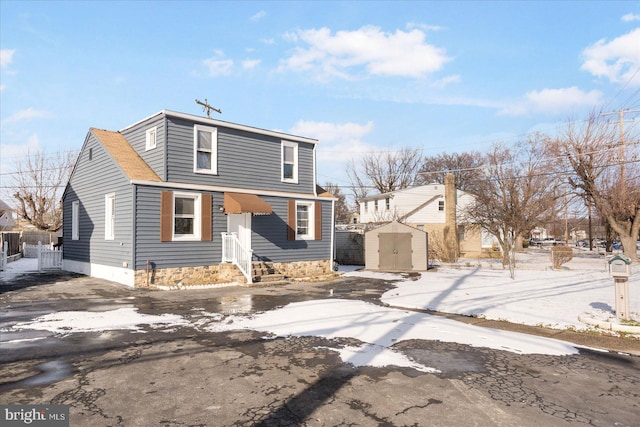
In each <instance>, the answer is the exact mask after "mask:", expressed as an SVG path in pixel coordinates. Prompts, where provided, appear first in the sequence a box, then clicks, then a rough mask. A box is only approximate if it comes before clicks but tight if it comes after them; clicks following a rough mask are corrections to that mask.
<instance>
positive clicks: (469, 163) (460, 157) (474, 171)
mask: <svg viewBox="0 0 640 427" xmlns="http://www.w3.org/2000/svg"><path fill="white" fill-rule="evenodd" d="M483 162H484V156H483V155H482V154H480V153H479V152H477V151H471V152H468V153H442V154H438V155H436V156H431V157H425V158H424V159H423V160H422V165H421V166H420V169H419V171H418V176H417V177H416V184H431V183H438V184H444V177H445V175H446V174H447V173H452V174H454V175H455V177H456V187H457V188H458V189H459V190H462V191H466V192H469V193H476V192H478V190H479V183H480V182H481V180H482V171H481V170H480V169H481V167H482V165H483Z"/></svg>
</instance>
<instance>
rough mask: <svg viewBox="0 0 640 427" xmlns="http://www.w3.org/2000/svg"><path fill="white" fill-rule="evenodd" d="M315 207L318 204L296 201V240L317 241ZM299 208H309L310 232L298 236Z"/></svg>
mask: <svg viewBox="0 0 640 427" xmlns="http://www.w3.org/2000/svg"><path fill="white" fill-rule="evenodd" d="M315 205H316V204H315V203H314V202H302V201H297V200H296V228H295V230H296V240H315V235H316V234H315V224H316V221H315V219H316V213H315ZM298 206H308V207H309V230H308V233H307V234H298Z"/></svg>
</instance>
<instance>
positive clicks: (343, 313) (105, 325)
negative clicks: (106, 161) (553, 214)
mask: <svg viewBox="0 0 640 427" xmlns="http://www.w3.org/2000/svg"><path fill="white" fill-rule="evenodd" d="M31 263H32V260H20V261H16V262H14V263H11V264H10V267H11V269H9V270H8V271H6V272H1V273H0V286H1V280H2V279H4V278H5V277H14V276H15V275H17V274H20V273H18V272H19V271H21V272H22V273H24V272H26V271H30V270H32V269H33V266H32V265H31ZM12 264H13V265H12ZM634 266H635V270H636V271H635V272H634V274H633V275H632V277H631V278H630V282H629V288H630V292H631V300H630V307H631V312H632V317H633V318H634V319H637V320H640V315H638V313H640V298H639V297H640V271H638V264H634ZM36 267H37V265H36ZM346 270H348V271H346V272H344V275H345V276H347V277H361V278H379V279H385V280H391V281H393V282H394V284H395V286H396V287H395V288H394V289H393V290H390V291H388V292H386V293H385V294H384V295H383V297H382V301H383V302H384V303H386V304H388V305H389V306H391V307H382V306H379V305H374V304H370V303H366V302H363V301H353V300H342V299H335V298H331V299H322V300H314V301H307V302H300V303H292V304H289V305H287V306H285V307H282V308H279V309H275V310H271V311H268V312H264V313H256V314H253V315H250V314H249V313H246V314H245V313H243V312H242V311H240V312H236V313H235V314H234V315H232V316H227V317H225V316H223V315H215V314H211V313H205V312H203V311H202V309H194V314H193V316H189V317H188V318H185V317H182V316H177V315H170V314H164V315H161V316H150V315H145V314H141V313H138V312H137V311H136V309H135V308H132V307H129V308H121V309H118V310H111V311H105V312H58V313H52V314H49V315H46V316H41V317H39V318H36V319H34V320H33V321H31V322H25V323H19V324H16V325H13V326H12V327H10V328H8V329H5V330H4V331H3V332H11V331H19V330H47V331H51V332H54V333H57V334H70V333H74V332H88V331H103V330H113V329H130V330H134V331H139V330H140V326H141V325H152V326H154V325H155V326H154V327H162V326H164V327H165V328H166V327H174V326H175V327H194V328H196V329H199V330H205V331H207V330H208V331H212V332H214V331H229V330H237V329H248V330H256V331H262V332H265V333H268V334H271V335H274V336H283V337H289V336H318V337H325V338H329V339H331V338H337V337H344V338H354V339H357V340H359V341H361V342H362V343H363V344H362V345H358V346H355V345H354V346H343V347H341V348H338V349H335V348H334V349H332V350H334V351H338V352H339V353H340V356H341V357H342V359H343V360H345V361H346V362H348V363H352V364H353V365H356V366H363V365H368V366H387V365H393V366H407V367H413V368H415V369H418V370H421V371H427V372H433V371H435V370H434V368H432V367H429V366H423V365H419V364H417V363H416V362H414V361H412V360H410V359H408V358H407V357H406V356H404V355H403V354H402V353H400V352H396V351H395V350H394V349H393V345H394V344H395V343H397V342H400V341H403V340H410V339H423V340H440V341H445V342H456V343H461V344H467V345H471V346H476V347H488V348H494V349H500V350H506V351H511V352H515V353H519V354H532V353H535V354H551V355H562V354H573V353H575V352H576V351H577V350H576V349H575V347H574V346H573V345H571V344H568V343H565V342H562V341H558V340H553V339H548V338H542V337H536V336H531V335H526V334H519V333H514V332H507V331H500V330H494V329H489V328H482V327H479V326H473V325H468V324H464V323H460V322H456V321H454V320H450V319H446V318H443V317H439V316H433V315H429V314H425V313H419V312H414V311H408V310H407V309H412V308H419V309H431V310H437V311H441V312H448V313H457V314H464V315H475V316H481V317H486V318H490V319H502V320H508V321H511V322H514V323H523V324H530V325H544V326H551V327H554V328H575V329H588V328H589V327H588V326H587V325H585V324H582V323H581V322H580V321H579V320H578V316H579V315H581V314H584V313H588V314H589V315H591V316H595V317H607V316H608V317H609V318H612V317H614V316H615V313H614V305H615V301H614V299H615V292H614V285H613V279H612V278H611V277H610V276H609V274H608V272H607V270H606V264H605V261H604V258H601V257H597V256H596V257H593V258H588V257H587V258H575V259H574V260H573V261H571V262H569V263H567V264H566V265H565V268H564V269H563V270H560V271H553V270H551V269H550V261H549V260H548V255H544V254H542V255H531V256H530V255H527V256H526V257H524V258H522V259H520V260H519V268H518V270H516V276H515V280H512V279H510V278H509V272H508V271H505V270H503V269H502V268H501V266H500V264H499V262H495V261H490V260H489V261H487V260H482V261H481V260H467V261H464V260H463V261H462V262H460V263H458V265H456V266H449V267H440V268H439V269H438V270H437V271H434V272H431V271H430V272H425V273H420V275H419V278H418V279H417V280H414V278H415V277H409V278H407V276H406V275H401V274H393V273H376V272H370V271H360V270H357V269H355V268H348V269H346ZM12 275H14V276H12ZM183 292H188V291H183Z"/></svg>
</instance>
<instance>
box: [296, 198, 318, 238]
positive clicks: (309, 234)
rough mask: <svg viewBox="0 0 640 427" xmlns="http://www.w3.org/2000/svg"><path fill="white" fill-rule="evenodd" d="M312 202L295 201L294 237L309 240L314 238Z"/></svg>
mask: <svg viewBox="0 0 640 427" xmlns="http://www.w3.org/2000/svg"><path fill="white" fill-rule="evenodd" d="M313 207H314V204H313V203H308V202H296V238H297V239H302V240H309V239H313V238H314V232H313V222H314V221H313V214H314V212H313Z"/></svg>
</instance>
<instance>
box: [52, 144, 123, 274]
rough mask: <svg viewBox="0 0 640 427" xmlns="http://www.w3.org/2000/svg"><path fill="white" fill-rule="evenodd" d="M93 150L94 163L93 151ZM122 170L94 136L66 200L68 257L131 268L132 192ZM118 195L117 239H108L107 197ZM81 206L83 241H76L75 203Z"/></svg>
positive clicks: (83, 151)
mask: <svg viewBox="0 0 640 427" xmlns="http://www.w3.org/2000/svg"><path fill="white" fill-rule="evenodd" d="M90 149H92V160H89V151H90ZM131 189H132V187H131V185H130V184H129V181H128V179H127V178H126V176H125V175H124V173H123V172H122V170H121V169H120V168H119V167H118V166H117V165H116V164H115V162H114V161H113V159H112V158H111V156H110V155H109V154H108V153H107V152H106V150H105V149H104V147H103V146H102V144H100V143H99V142H98V141H97V140H96V139H95V137H94V136H93V135H92V134H90V135H89V136H88V138H87V141H86V143H85V145H84V147H83V149H82V151H81V153H80V156H79V157H78V161H77V165H76V167H75V170H74V172H73V175H72V176H71V179H70V181H69V183H68V184H67V188H66V189H65V194H64V199H63V209H64V217H63V218H64V219H63V235H64V251H63V253H64V255H63V256H64V258H65V259H69V260H74V261H82V262H91V263H95V264H102V265H107V266H113V267H123V263H124V262H126V263H127V264H128V265H129V266H130V265H131V262H132V260H133V255H132V252H131V249H132V240H131V238H132V192H131ZM111 193H115V204H116V220H115V239H114V240H105V238H104V232H105V224H104V221H105V195H107V194H111ZM76 200H78V201H80V204H79V207H80V209H79V218H78V219H79V221H78V222H79V240H72V236H71V227H72V224H71V221H72V207H71V206H72V203H73V202H74V201H76Z"/></svg>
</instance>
